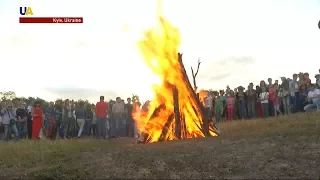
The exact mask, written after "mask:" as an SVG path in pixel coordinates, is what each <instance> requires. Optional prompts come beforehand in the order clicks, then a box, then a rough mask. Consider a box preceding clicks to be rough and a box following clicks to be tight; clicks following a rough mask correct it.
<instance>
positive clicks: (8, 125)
mask: <svg viewBox="0 0 320 180" xmlns="http://www.w3.org/2000/svg"><path fill="white" fill-rule="evenodd" d="M1 114H2V123H3V126H4V136H5V140H9V139H10V137H11V132H12V131H13V133H14V137H15V139H16V140H18V139H19V132H18V129H17V119H16V112H15V110H14V108H13V105H12V103H11V102H8V103H7V106H6V107H5V108H3V109H2V110H1Z"/></svg>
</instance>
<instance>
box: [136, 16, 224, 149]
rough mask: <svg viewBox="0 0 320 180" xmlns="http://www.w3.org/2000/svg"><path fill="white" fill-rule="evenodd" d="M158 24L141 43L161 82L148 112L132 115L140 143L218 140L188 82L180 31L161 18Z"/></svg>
mask: <svg viewBox="0 0 320 180" xmlns="http://www.w3.org/2000/svg"><path fill="white" fill-rule="evenodd" d="M157 21H158V23H157V25H156V26H155V27H154V28H152V29H150V30H147V31H146V32H145V33H144V38H143V39H142V40H141V41H139V42H138V46H139V49H140V50H141V53H142V55H143V58H144V60H145V62H146V63H147V65H148V66H149V68H151V70H152V72H153V73H154V74H155V75H156V76H158V77H159V78H160V79H161V84H154V85H153V90H154V94H155V96H154V98H153V99H152V100H151V101H150V104H149V107H148V109H147V111H135V112H133V117H134V120H135V122H136V124H137V129H138V132H139V138H138V142H139V143H153V142H158V141H167V140H177V139H186V138H199V137H209V136H218V134H219V133H218V129H217V128H216V126H215V125H214V122H213V121H212V120H209V118H208V115H206V114H207V113H205V112H204V111H205V110H204V108H203V105H202V104H201V103H200V101H199V98H198V96H197V93H196V89H197V87H194V88H193V87H192V85H191V84H190V81H189V79H188V76H187V73H186V70H185V67H184V65H183V62H182V53H179V47H180V43H181V39H180V32H179V29H177V28H175V27H174V26H173V25H172V24H170V23H169V22H168V21H167V20H166V19H165V18H164V17H163V16H162V15H159V16H158V19H157ZM199 65H200V62H199V64H198V67H199ZM192 71H193V70H192ZM194 80H195V79H194ZM194 83H195V81H194Z"/></svg>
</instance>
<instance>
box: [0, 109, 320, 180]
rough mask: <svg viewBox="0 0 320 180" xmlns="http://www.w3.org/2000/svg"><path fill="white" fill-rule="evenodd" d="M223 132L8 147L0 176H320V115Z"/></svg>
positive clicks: (241, 124) (1, 153)
mask: <svg viewBox="0 0 320 180" xmlns="http://www.w3.org/2000/svg"><path fill="white" fill-rule="evenodd" d="M219 127H220V129H221V131H222V134H221V136H219V137H211V138H199V139H188V140H181V141H170V142H161V143H154V144H146V145H137V144H135V143H134V140H133V139H127V138H124V139H116V140H97V139H80V140H79V139H74V140H56V141H50V140H42V141H37V142H34V141H29V140H25V141H20V142H17V143H14V142H11V143H3V144H0V178H1V179H8V178H9V179H90V178H91V179H92V178H96V179H98V178H100V179H102V178H162V179H163V178H214V177H218V178H268V177H277V178H293V177H295V178H298V177H300V178H312V177H314V176H317V175H318V176H317V177H318V178H319V177H320V175H319V173H318V174H317V172H316V169H318V167H320V160H319V154H320V145H318V144H319V143H318V142H319V135H320V118H319V114H316V113H312V114H298V115H294V116H288V117H285V116H283V117H279V118H271V119H267V120H243V121H233V122H227V123H222V124H220V125H219ZM308 159H309V161H307V160H308ZM275 162H276V163H275ZM296 162H299V163H296ZM311 162H313V163H311ZM273 163H275V164H273ZM308 163H309V164H308ZM279 164H280V165H281V164H282V165H281V166H280V165H279ZM278 166H279V167H278ZM282 166H283V167H282ZM287 166H288V167H287ZM275 167H277V168H275ZM283 168H287V169H283ZM248 169H249V170H248ZM313 169H315V171H312V170H313ZM310 171H311V172H310ZM304 172H309V173H308V174H304Z"/></svg>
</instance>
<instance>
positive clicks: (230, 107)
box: [227, 91, 235, 121]
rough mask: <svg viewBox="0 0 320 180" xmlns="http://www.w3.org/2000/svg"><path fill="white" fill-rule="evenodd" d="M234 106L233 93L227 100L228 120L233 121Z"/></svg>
mask: <svg viewBox="0 0 320 180" xmlns="http://www.w3.org/2000/svg"><path fill="white" fill-rule="evenodd" d="M234 104H235V98H234V92H233V91H231V92H230V96H229V97H228V98H227V110H228V120H229V121H231V120H233V114H234Z"/></svg>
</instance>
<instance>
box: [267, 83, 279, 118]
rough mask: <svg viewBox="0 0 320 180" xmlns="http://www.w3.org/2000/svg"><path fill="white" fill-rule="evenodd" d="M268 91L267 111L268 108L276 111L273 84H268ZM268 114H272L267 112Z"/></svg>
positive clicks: (275, 94)
mask: <svg viewBox="0 0 320 180" xmlns="http://www.w3.org/2000/svg"><path fill="white" fill-rule="evenodd" d="M268 92H269V111H270V110H274V112H277V111H276V110H275V108H274V104H273V103H274V102H275V101H276V96H277V93H276V89H275V88H274V86H273V85H271V86H269V91H268ZM270 104H271V105H270ZM270 106H272V108H270ZM269 115H270V116H272V115H273V113H270V112H269ZM274 116H277V114H274Z"/></svg>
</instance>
